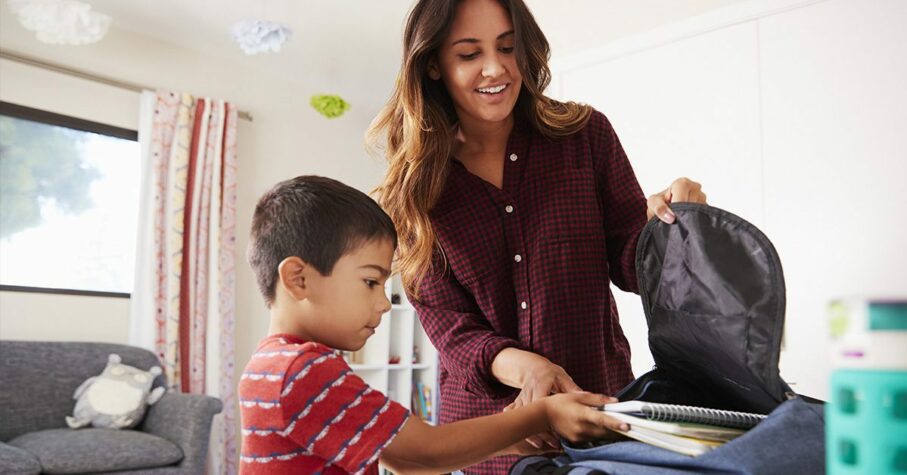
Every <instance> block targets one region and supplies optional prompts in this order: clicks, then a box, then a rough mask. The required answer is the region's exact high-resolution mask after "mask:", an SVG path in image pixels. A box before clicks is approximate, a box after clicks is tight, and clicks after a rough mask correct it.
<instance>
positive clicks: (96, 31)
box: [6, 0, 110, 45]
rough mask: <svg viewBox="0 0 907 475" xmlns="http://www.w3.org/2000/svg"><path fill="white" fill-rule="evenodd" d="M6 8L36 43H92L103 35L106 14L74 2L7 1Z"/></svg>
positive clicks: (105, 25)
mask: <svg viewBox="0 0 907 475" xmlns="http://www.w3.org/2000/svg"><path fill="white" fill-rule="evenodd" d="M6 4H7V5H8V6H9V9H10V10H12V11H13V13H15V14H16V16H17V17H18V18H19V23H21V24H22V26H23V27H25V28H26V29H27V30H30V31H34V32H35V35H36V36H37V38H38V40H39V41H41V42H44V43H50V44H56V45H84V44H89V43H94V42H96V41H98V40H100V39H101V38H103V37H104V35H106V34H107V29H108V27H110V15H105V14H103V13H98V12H93V11H91V5H89V4H87V3H84V2H79V1H77V0H7V2H6Z"/></svg>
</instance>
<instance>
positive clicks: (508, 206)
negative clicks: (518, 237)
mask: <svg viewBox="0 0 907 475" xmlns="http://www.w3.org/2000/svg"><path fill="white" fill-rule="evenodd" d="M504 211H506V212H508V213H513V206H510V205H507V207H505V208H504Z"/></svg>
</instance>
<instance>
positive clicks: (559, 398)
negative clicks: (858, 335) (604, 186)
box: [381, 393, 620, 473]
mask: <svg viewBox="0 0 907 475" xmlns="http://www.w3.org/2000/svg"><path fill="white" fill-rule="evenodd" d="M608 400H609V399H608V398H606V397H604V396H600V395H596V394H590V393H572V394H559V395H555V396H551V397H548V398H545V399H541V400H538V401H535V402H533V403H532V404H529V405H528V406H524V407H521V408H518V409H513V410H510V411H507V412H502V413H500V414H494V415H491V416H485V417H478V418H475V419H467V420H464V421H458V422H454V423H452V424H445V425H440V426H431V425H428V424H426V423H425V422H423V421H422V420H421V419H419V418H417V417H412V416H411V417H410V418H409V419H408V420H407V422H406V423H405V425H404V426H403V429H401V430H400V433H399V434H397V436H396V437H395V438H394V440H393V441H392V442H391V443H390V444H389V445H388V446H387V447H386V448H385V449H384V450H383V451H382V452H381V463H383V464H384V465H387V466H388V467H390V468H391V470H393V471H395V472H400V473H439V472H449V471H454V470H458V469H461V468H463V467H468V466H470V465H474V464H476V463H479V462H481V461H483V460H486V459H488V458H490V457H492V456H494V455H497V454H498V453H499V452H501V451H502V450H504V449H507V448H508V447H511V446H512V445H514V444H516V443H517V442H519V441H521V440H523V439H525V438H526V437H529V436H531V435H534V434H538V433H540V432H545V431H548V430H552V429H554V430H556V431H557V432H558V433H560V434H561V435H563V436H565V437H566V438H568V439H569V440H581V439H587V438H594V437H601V436H603V435H605V433H607V429H608V428H619V427H620V422H618V421H616V420H614V419H611V418H609V417H607V416H605V415H604V414H603V413H601V412H600V411H598V410H597V409H595V407H597V406H601V405H603V404H605V403H606V402H607V401H608ZM590 406H592V407H590Z"/></svg>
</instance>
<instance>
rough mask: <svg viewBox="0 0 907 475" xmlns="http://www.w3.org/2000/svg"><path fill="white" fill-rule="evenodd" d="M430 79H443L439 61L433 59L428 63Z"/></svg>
mask: <svg viewBox="0 0 907 475" xmlns="http://www.w3.org/2000/svg"><path fill="white" fill-rule="evenodd" d="M428 77H430V78H431V79H432V80H434V81H437V80H438V79H441V68H439V67H438V60H436V59H431V60H430V61H429V62H428Z"/></svg>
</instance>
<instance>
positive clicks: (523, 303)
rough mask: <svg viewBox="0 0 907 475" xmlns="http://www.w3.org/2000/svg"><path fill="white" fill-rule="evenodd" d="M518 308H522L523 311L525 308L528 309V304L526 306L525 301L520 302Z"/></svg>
mask: <svg viewBox="0 0 907 475" xmlns="http://www.w3.org/2000/svg"><path fill="white" fill-rule="evenodd" d="M520 307H522V308H523V310H526V308H527V307H529V304H527V303H526V301H525V300H524V301H522V302H520Z"/></svg>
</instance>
